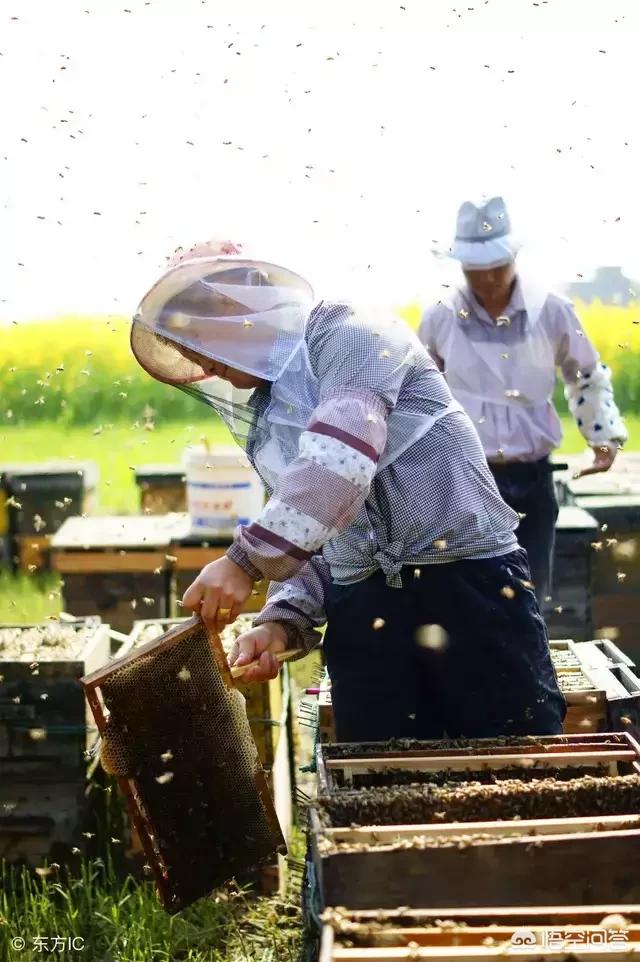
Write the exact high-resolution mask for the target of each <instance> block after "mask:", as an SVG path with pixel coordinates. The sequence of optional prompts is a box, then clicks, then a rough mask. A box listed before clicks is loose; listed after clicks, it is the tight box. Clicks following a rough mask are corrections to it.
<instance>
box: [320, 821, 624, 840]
mask: <svg viewBox="0 0 640 962" xmlns="http://www.w3.org/2000/svg"><path fill="white" fill-rule="evenodd" d="M600 828H611V829H620V828H626V829H629V830H635V829H640V815H600V816H597V817H596V816H593V817H591V816H586V817H581V818H546V819H540V818H534V819H519V820H518V821H509V822H453V823H449V824H446V825H434V824H431V823H428V824H426V825H368V826H362V827H354V828H326V829H322V830H321V835H322V838H324V839H326V840H327V841H328V842H330V843H331V844H334V845H335V844H349V843H353V844H356V845H376V846H378V845H392V844H394V843H395V842H398V841H402V840H403V839H412V838H416V837H418V836H421V837H423V838H427V839H428V838H434V839H441V838H442V839H446V838H451V837H453V838H457V837H459V836H462V835H476V834H478V835H488V836H492V837H494V838H496V839H498V838H501V837H503V836H509V835H513V834H514V833H518V834H519V835H527V834H529V835H571V834H575V833H578V832H585V831H589V832H592V831H597V830H598V829H600Z"/></svg>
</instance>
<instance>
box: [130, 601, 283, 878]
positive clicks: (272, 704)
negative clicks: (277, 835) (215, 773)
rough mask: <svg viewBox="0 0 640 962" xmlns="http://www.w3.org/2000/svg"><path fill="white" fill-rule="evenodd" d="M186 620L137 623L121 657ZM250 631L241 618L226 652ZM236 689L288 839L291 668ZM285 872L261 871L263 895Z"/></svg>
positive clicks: (227, 637) (277, 863)
mask: <svg viewBox="0 0 640 962" xmlns="http://www.w3.org/2000/svg"><path fill="white" fill-rule="evenodd" d="M186 620H187V619H183V618H175V619H159V620H147V621H137V622H136V623H135V625H134V627H133V630H132V632H131V635H130V637H129V639H128V640H127V642H125V644H124V645H123V647H122V649H121V650H120V652H119V653H118V655H119V656H120V655H123V654H125V653H127V652H128V651H130V650H131V649H132V648H138V647H140V646H141V645H144V644H146V643H148V642H149V641H152V640H154V639H156V638H158V637H159V636H160V635H161V634H163V632H165V631H167V630H169V628H171V627H173V626H174V625H177V624H181V623H184V622H185V621H186ZM250 627H251V617H250V616H246V615H244V616H242V615H241V616H240V618H238V620H237V621H236V622H235V624H234V625H232V626H230V627H229V628H227V629H226V630H225V631H224V632H223V633H222V635H221V641H222V643H223V646H224V648H225V649H226V650H230V648H231V646H232V644H233V641H234V640H235V638H236V637H237V635H238V634H240V633H241V632H242V631H243V630H246V629H248V628H250ZM236 686H237V688H238V689H239V690H240V692H241V693H242V695H243V696H244V698H245V701H246V709H247V717H248V720H249V725H250V727H251V732H252V734H253V738H254V740H255V743H256V746H257V749H258V755H259V757H260V762H261V763H262V765H263V767H264V769H265V772H266V775H267V782H268V784H269V788H270V791H271V794H272V797H273V800H274V806H275V809H276V813H277V815H278V820H279V822H280V826H281V828H282V832H283V835H284V836H285V838H288V837H289V835H290V832H291V825H292V820H293V813H292V780H293V772H292V770H291V764H290V751H289V721H290V714H289V713H290V692H289V673H288V669H287V666H286V665H283V666H282V668H281V670H280V673H279V675H278V677H277V678H274V679H272V680H271V681H268V682H265V683H263V684H243V683H242V681H241V680H239V681H238V682H237V683H236ZM284 869H285V863H284V860H283V859H282V858H281V857H279V856H278V857H277V860H274V862H273V864H271V865H268V866H267V867H266V868H265V869H263V870H262V871H261V873H260V878H259V882H260V885H261V888H262V891H263V892H265V893H267V892H274V891H277V890H282V889H283V886H284V882H285V872H284Z"/></svg>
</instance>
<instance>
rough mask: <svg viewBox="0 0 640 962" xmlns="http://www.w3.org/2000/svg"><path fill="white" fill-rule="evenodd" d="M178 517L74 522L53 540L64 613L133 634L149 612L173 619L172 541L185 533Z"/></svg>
mask: <svg viewBox="0 0 640 962" xmlns="http://www.w3.org/2000/svg"><path fill="white" fill-rule="evenodd" d="M184 527H185V520H184V518H183V517H181V516H179V515H168V516H166V517H127V516H123V517H110V518H70V519H69V520H68V521H67V522H65V524H63V526H62V527H61V528H60V530H59V531H58V532H57V533H56V534H55V535H54V537H53V539H52V546H51V564H52V567H53V568H54V569H55V570H56V571H59V572H60V574H61V575H62V579H63V586H62V594H63V599H64V607H65V609H66V610H67V611H70V612H72V613H73V614H74V615H89V614H99V615H100V616H101V617H103V618H104V619H105V621H108V622H109V624H111V626H112V627H113V628H115V629H116V630H117V631H122V632H128V631H130V630H131V627H132V625H133V622H134V620H135V619H136V618H139V617H140V613H141V612H144V613H145V614H148V615H149V617H156V618H164V617H167V615H168V614H169V611H168V605H169V585H170V579H171V555H170V552H169V549H170V544H171V539H172V537H174V536H175V535H176V533H177V532H181V531H182V530H184Z"/></svg>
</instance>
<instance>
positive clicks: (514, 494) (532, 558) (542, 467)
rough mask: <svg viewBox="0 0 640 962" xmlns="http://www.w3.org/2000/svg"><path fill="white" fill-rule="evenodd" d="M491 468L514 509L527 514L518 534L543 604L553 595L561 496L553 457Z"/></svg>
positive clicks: (492, 466)
mask: <svg viewBox="0 0 640 962" xmlns="http://www.w3.org/2000/svg"><path fill="white" fill-rule="evenodd" d="M489 467H490V468H491V471H492V473H493V476H494V478H495V480H496V484H497V485H498V490H499V491H500V494H501V495H502V498H503V500H504V501H506V502H507V504H508V505H509V507H511V508H513V510H514V511H517V512H518V513H519V514H524V515H526V517H524V518H522V520H521V521H520V526H519V528H518V530H517V531H516V534H517V536H518V541H519V543H520V544H521V546H522V547H523V548H524V549H525V551H526V552H527V556H528V558H529V568H530V570H531V580H532V581H533V584H534V587H535V592H536V597H537V599H538V602H539V603H540V604H541V603H542V602H543V601H544V599H545V598H546V597H548V596H549V595H551V594H552V587H551V586H552V576H553V547H554V542H555V530H556V520H557V518H558V499H557V497H556V489H555V484H554V481H553V474H552V473H551V471H550V470H549V459H548V458H543V459H542V460H541V461H535V462H532V463H528V464H527V463H522V464H505V465H504V466H503V465H500V466H496V465H495V464H490V465H489Z"/></svg>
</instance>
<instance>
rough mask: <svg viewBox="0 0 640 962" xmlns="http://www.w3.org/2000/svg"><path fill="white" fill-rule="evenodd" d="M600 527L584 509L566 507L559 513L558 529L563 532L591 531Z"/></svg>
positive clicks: (571, 506) (570, 505)
mask: <svg viewBox="0 0 640 962" xmlns="http://www.w3.org/2000/svg"><path fill="white" fill-rule="evenodd" d="M597 527H598V522H597V521H596V519H595V518H594V517H593V515H592V514H589V513H588V512H587V511H585V510H584V508H578V507H576V506H575V505H573V504H568V505H565V506H564V507H562V508H560V511H559V512H558V520H557V521H556V528H557V529H559V530H561V531H584V530H587V531H591V530H595V529H596V528H597Z"/></svg>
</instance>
